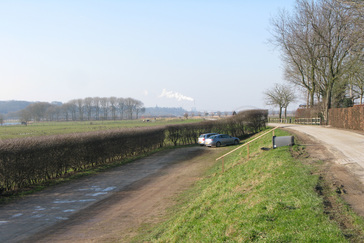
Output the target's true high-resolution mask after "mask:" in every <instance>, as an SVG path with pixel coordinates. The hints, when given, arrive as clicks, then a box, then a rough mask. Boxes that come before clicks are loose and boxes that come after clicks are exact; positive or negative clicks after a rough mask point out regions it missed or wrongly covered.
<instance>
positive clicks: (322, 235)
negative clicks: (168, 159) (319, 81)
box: [134, 130, 364, 242]
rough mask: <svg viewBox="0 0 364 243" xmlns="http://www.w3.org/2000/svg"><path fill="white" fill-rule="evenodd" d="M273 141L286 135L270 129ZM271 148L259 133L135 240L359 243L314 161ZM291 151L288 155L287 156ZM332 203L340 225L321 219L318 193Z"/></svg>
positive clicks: (359, 233) (361, 227)
mask: <svg viewBox="0 0 364 243" xmlns="http://www.w3.org/2000/svg"><path fill="white" fill-rule="evenodd" d="M276 135H277V136H285V135H288V134H287V133H286V132H283V131H280V130H277V131H276ZM262 147H266V148H271V147H272V145H271V136H269V135H267V136H265V137H264V138H263V139H262V140H259V142H254V143H253V144H252V145H251V146H250V159H249V160H248V159H247V158H246V156H247V150H246V149H241V150H240V151H236V152H234V153H232V154H231V155H229V156H227V157H226V158H225V160H224V161H225V172H224V173H223V174H222V173H221V171H222V165H221V161H219V162H217V163H216V165H215V167H214V168H213V169H212V170H210V171H209V172H208V173H207V174H206V176H205V177H204V178H203V179H201V180H199V182H198V183H197V184H196V185H195V186H194V187H193V188H192V189H190V190H189V191H187V192H186V193H184V194H183V195H182V196H181V197H180V198H178V199H177V200H178V202H179V203H178V205H177V206H175V207H174V208H172V209H170V211H169V216H168V217H167V219H166V221H165V222H163V223H161V224H159V225H149V226H148V225H146V226H144V227H143V228H142V229H140V235H139V236H137V237H136V238H135V239H134V241H136V242H252V241H258V242H362V240H363V237H364V235H363V232H364V222H363V220H362V218H359V217H357V216H355V215H354V214H353V213H352V212H351V210H350V209H349V208H348V207H347V206H346V205H345V204H344V203H343V202H342V201H340V200H341V199H340V198H339V197H338V196H337V195H336V193H335V192H334V191H330V189H327V188H326V189H325V190H326V191H324V192H322V191H320V192H319V191H318V189H317V188H321V187H324V186H323V184H325V183H324V182H323V181H322V178H321V177H320V176H319V174H318V173H316V171H317V170H319V167H320V164H322V163H321V162H319V161H318V162H317V164H313V165H312V164H308V163H305V162H304V160H303V159H295V158H293V157H292V155H291V152H292V151H295V150H296V151H297V150H301V149H302V147H299V146H297V145H295V146H293V147H280V148H277V149H274V150H262V149H261V148H262ZM291 150H292V151H291ZM322 193H324V194H325V195H326V196H330V197H334V199H335V201H337V202H338V204H339V205H340V207H338V208H335V209H331V210H336V212H335V213H336V214H337V215H340V218H342V219H345V222H346V225H348V222H349V225H351V226H350V227H347V228H341V227H340V225H343V224H342V222H340V220H337V218H335V217H333V215H332V214H328V211H327V208H325V203H324V201H325V200H326V199H325V197H326V196H325V195H322Z"/></svg>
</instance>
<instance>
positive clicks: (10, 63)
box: [0, 0, 295, 111]
mask: <svg viewBox="0 0 364 243" xmlns="http://www.w3.org/2000/svg"><path fill="white" fill-rule="evenodd" d="M294 2H295V1H294V0H277V1H271V0H259V1H248V0H224V1H222V0H209V1H208V0H179V1H173V0H164V1H163V0H153V1H151V0H149V1H147V0H144V1H143V0H118V1H117V0H113V1H112V0H103V1H101V0H98V1H96V0H88V1H86V0H31V1H29V0H24V1H18V0H2V1H1V2H0V46H1V48H0V85H1V86H0V100H26V101H46V102H51V101H61V102H67V101H70V100H72V99H79V98H86V97H111V96H115V97H123V98H127V97H131V98H134V99H138V100H140V101H142V102H143V103H144V105H145V107H155V106H158V107H182V108H184V109H186V110H191V109H193V108H195V109H196V110H198V111H233V110H237V109H241V108H243V109H244V108H249V107H256V108H269V107H267V106H266V105H265V101H264V94H263V92H264V91H266V90H267V89H269V88H271V87H273V85H274V83H284V82H285V81H284V80H283V69H282V62H281V60H280V53H279V50H278V49H277V48H275V47H274V46H272V45H271V44H269V43H268V39H269V38H271V35H272V34H271V32H270V20H271V18H272V17H274V16H276V15H277V14H278V11H279V10H280V9H283V8H284V9H288V10H290V9H292V8H293V6H294Z"/></svg>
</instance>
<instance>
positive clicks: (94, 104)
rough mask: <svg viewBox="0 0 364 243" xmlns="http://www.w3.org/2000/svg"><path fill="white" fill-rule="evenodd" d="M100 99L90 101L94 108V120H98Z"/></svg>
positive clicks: (95, 98)
mask: <svg viewBox="0 0 364 243" xmlns="http://www.w3.org/2000/svg"><path fill="white" fill-rule="evenodd" d="M100 102H101V101H100V97H94V98H93V99H92V106H93V107H94V108H95V120H100Z"/></svg>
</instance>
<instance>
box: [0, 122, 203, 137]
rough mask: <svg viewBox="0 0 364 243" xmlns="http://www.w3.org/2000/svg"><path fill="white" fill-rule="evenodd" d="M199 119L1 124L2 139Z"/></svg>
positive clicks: (157, 124) (0, 133) (156, 124)
mask: <svg viewBox="0 0 364 243" xmlns="http://www.w3.org/2000/svg"><path fill="white" fill-rule="evenodd" d="M198 121H202V119H180V118H175V119H172V118H171V119H162V118H158V119H151V120H150V122H143V120H122V121H83V122H81V121H79V122H71V121H70V122H37V123H32V124H29V125H28V126H24V125H13V126H0V139H9V138H23V137H34V136H48V135H58V134H68V133H81V132H90V131H100V130H108V129H120V128H133V127H146V126H160V125H168V124H181V123H190V122H198Z"/></svg>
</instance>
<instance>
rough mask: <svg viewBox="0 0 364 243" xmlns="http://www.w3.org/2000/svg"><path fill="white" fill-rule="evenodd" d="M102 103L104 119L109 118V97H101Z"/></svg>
mask: <svg viewBox="0 0 364 243" xmlns="http://www.w3.org/2000/svg"><path fill="white" fill-rule="evenodd" d="M100 105H101V109H102V112H103V119H104V120H107V118H108V116H109V98H106V97H103V98H100Z"/></svg>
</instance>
